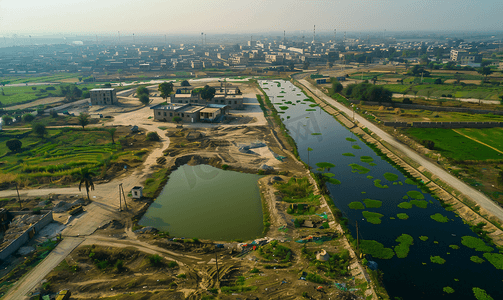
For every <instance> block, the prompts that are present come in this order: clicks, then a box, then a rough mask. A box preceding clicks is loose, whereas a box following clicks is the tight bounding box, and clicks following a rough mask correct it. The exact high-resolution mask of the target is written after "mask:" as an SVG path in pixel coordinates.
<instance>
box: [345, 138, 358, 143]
mask: <svg viewBox="0 0 503 300" xmlns="http://www.w3.org/2000/svg"><path fill="white" fill-rule="evenodd" d="M346 141H349V142H356V140H355V139H352V138H346Z"/></svg>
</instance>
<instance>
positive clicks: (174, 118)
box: [171, 116, 182, 123]
mask: <svg viewBox="0 0 503 300" xmlns="http://www.w3.org/2000/svg"><path fill="white" fill-rule="evenodd" d="M171 120H172V121H173V122H175V123H178V122H180V121H181V120H182V118H181V117H178V116H176V117H173V119H171Z"/></svg>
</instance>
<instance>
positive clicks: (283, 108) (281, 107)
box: [279, 105, 288, 110]
mask: <svg viewBox="0 0 503 300" xmlns="http://www.w3.org/2000/svg"><path fill="white" fill-rule="evenodd" d="M279 108H280V109H281V110H287V109H288V106H283V105H282V106H280V107H279Z"/></svg>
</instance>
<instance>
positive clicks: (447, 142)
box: [406, 128, 503, 161]
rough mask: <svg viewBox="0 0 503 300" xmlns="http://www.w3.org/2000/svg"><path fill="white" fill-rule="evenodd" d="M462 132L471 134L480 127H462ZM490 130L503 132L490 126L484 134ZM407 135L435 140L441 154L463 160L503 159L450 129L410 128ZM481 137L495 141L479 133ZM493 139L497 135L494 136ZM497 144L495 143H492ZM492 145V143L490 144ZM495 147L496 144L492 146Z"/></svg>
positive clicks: (498, 132) (491, 150)
mask: <svg viewBox="0 0 503 300" xmlns="http://www.w3.org/2000/svg"><path fill="white" fill-rule="evenodd" d="M462 130H463V134H467V133H468V134H470V135H471V134H473V133H472V132H477V131H480V130H481V129H477V130H472V131H467V129H462ZM492 131H495V132H496V134H499V135H501V134H503V131H501V128H491V129H488V130H487V131H484V134H487V135H490V133H491V132H492ZM406 133H407V135H409V136H412V137H414V138H415V139H417V140H431V141H433V142H435V150H436V151H438V152H440V153H441V154H442V156H444V157H447V158H450V159H454V160H459V161H464V160H481V161H482V160H489V159H494V160H501V159H503V154H501V153H499V152H497V151H495V150H493V149H491V148H489V147H487V146H484V145H482V144H480V143H477V142H476V141H473V140H471V139H469V138H467V137H464V136H462V135H460V134H458V133H456V132H454V131H453V130H452V129H443V128H410V129H407V130H406ZM479 137H481V138H482V140H481V142H483V143H486V142H487V144H490V143H495V142H493V141H492V139H493V137H491V138H487V137H484V136H482V134H480V135H479ZM494 138H495V139H496V138H497V137H494ZM494 145H497V144H494ZM491 146H493V145H491ZM493 147H496V146H493Z"/></svg>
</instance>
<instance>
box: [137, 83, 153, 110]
mask: <svg viewBox="0 0 503 300" xmlns="http://www.w3.org/2000/svg"><path fill="white" fill-rule="evenodd" d="M149 95H150V92H149V90H148V89H147V88H146V87H144V86H140V87H138V88H137V89H136V96H137V97H138V98H139V99H140V102H141V103H142V104H143V105H145V106H147V105H149V104H150V98H149Z"/></svg>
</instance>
